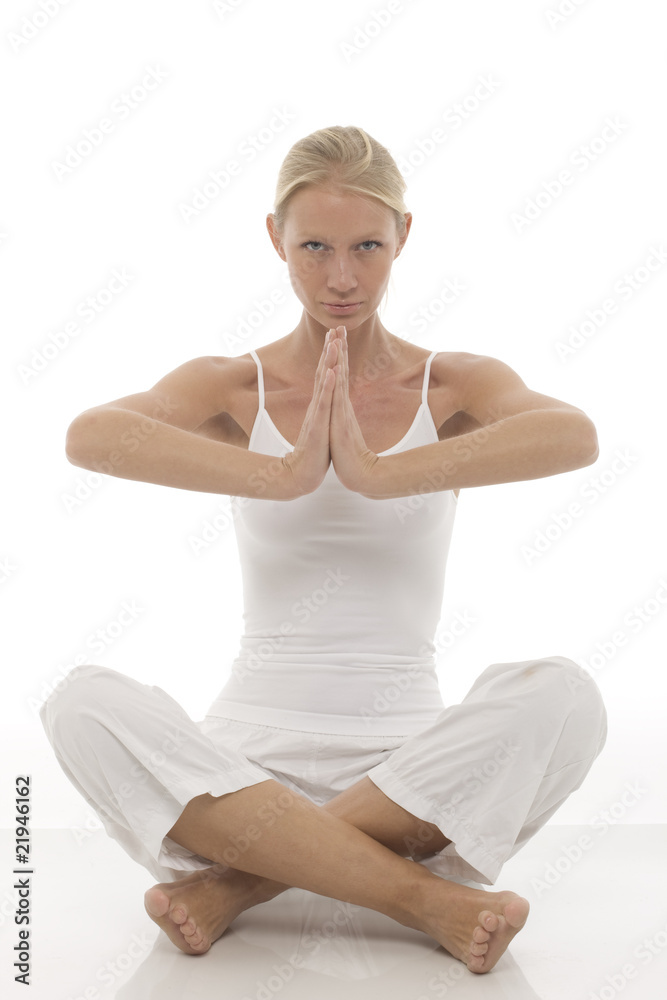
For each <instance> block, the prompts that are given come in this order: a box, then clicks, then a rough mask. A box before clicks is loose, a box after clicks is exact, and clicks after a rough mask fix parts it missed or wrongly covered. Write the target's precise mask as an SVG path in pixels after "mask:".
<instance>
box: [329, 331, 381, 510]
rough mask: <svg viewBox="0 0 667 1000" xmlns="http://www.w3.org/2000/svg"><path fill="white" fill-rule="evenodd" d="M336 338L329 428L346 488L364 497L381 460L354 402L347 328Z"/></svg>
mask: <svg viewBox="0 0 667 1000" xmlns="http://www.w3.org/2000/svg"><path fill="white" fill-rule="evenodd" d="M335 337H336V339H334V340H333V343H334V345H336V346H337V355H338V357H337V361H336V363H335V365H334V368H333V370H334V373H335V376H336V379H335V385H334V392H333V402H332V406H331V423H330V427H329V447H330V450H331V460H332V462H333V466H334V469H335V470H336V475H337V476H338V479H339V480H340V482H341V483H342V484H343V486H346V487H347V489H348V490H353V491H354V492H356V493H362V494H363V492H364V489H365V487H367V485H368V483H369V477H370V474H371V470H372V468H373V466H374V465H375V463H376V462H377V461H378V456H377V455H376V454H375V452H374V451H371V450H370V448H367V447H366V442H365V441H364V436H363V434H362V433H361V428H360V427H359V424H358V423H357V418H356V415H355V412H354V407H353V406H352V402H351V400H350V394H349V385H350V383H349V375H350V373H349V367H348V356H347V330H346V329H345V327H344V326H339V327H337V328H336V331H335Z"/></svg>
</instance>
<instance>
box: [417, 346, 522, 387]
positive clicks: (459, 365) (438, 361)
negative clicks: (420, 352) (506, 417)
mask: <svg viewBox="0 0 667 1000" xmlns="http://www.w3.org/2000/svg"><path fill="white" fill-rule="evenodd" d="M431 371H432V372H433V376H434V381H435V384H436V385H437V386H438V387H447V388H448V389H450V390H451V391H452V392H454V393H456V395H457V396H458V397H459V398H460V399H464V398H467V397H468V396H469V394H470V393H473V394H474V393H476V392H486V391H488V390H489V389H492V388H496V389H499V390H501V389H506V388H510V387H512V388H518V387H519V386H525V383H524V381H523V379H522V378H521V377H520V376H519V375H518V374H517V372H515V371H514V369H513V368H511V367H510V366H509V365H508V364H506V363H505V362H504V361H501V360H500V359H499V358H494V357H491V356H490V355H488V354H470V353H469V352H468V351H440V352H438V354H436V355H435V357H434V358H433V361H432V362H431Z"/></svg>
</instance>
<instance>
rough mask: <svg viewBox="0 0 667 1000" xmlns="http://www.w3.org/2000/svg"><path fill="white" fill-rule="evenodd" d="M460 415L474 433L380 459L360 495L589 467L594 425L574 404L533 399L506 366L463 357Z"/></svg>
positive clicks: (507, 480) (448, 486) (472, 483)
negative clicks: (473, 427) (470, 422)
mask: <svg viewBox="0 0 667 1000" xmlns="http://www.w3.org/2000/svg"><path fill="white" fill-rule="evenodd" d="M459 410H460V412H462V413H464V414H466V415H467V417H468V418H469V419H472V420H473V421H475V422H476V423H477V424H478V427H477V429H476V430H473V431H470V432H469V433H466V434H461V435H459V436H457V437H453V438H448V439H445V440H444V441H439V442H436V443H434V444H427V445H423V446H421V447H419V448H412V449H410V450H408V451H404V452H398V453H395V454H393V455H385V456H383V457H380V458H378V459H377V461H376V462H375V464H374V465H373V467H372V469H371V470H370V474H369V481H368V486H367V487H365V488H364V490H363V491H361V492H363V494H364V496H367V497H369V498H371V499H391V498H394V497H403V496H409V495H411V494H414V493H435V492H437V491H439V490H453V489H459V488H462V487H466V486H489V485H493V484H496V483H511V482H517V481H519V480H524V479H540V478H542V477H544V476H553V475H556V474H557V473H560V472H570V471H572V470H573V469H579V468H582V467H583V466H586V465H590V464H591V463H592V462H594V461H595V460H596V458H597V457H598V443H597V434H596V431H595V426H594V424H593V422H592V421H591V420H590V418H589V417H587V416H586V414H585V413H584V412H583V410H580V409H578V408H577V407H576V406H572V405H570V404H569V403H564V402H562V401H561V400H559V399H554V398H553V397H552V396H544V395H542V394H541V393H538V392H533V391H532V390H531V389H529V388H528V387H527V386H526V384H525V383H524V382H523V380H522V379H521V378H520V377H519V376H518V375H517V373H516V372H515V371H513V369H512V368H510V367H509V365H506V364H504V362H502V361H499V360H498V359H496V358H490V357H487V356H485V355H464V356H463V360H462V363H461V371H460V379H459Z"/></svg>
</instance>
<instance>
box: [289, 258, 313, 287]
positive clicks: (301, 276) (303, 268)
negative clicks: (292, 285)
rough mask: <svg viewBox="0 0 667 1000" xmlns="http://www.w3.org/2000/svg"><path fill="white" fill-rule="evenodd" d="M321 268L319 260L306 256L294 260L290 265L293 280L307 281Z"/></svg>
mask: <svg viewBox="0 0 667 1000" xmlns="http://www.w3.org/2000/svg"><path fill="white" fill-rule="evenodd" d="M318 270H319V267H318V262H317V261H316V260H313V259H312V257H304V258H302V259H301V260H298V261H292V262H291V264H290V266H289V273H290V277H291V278H292V281H293V282H294V281H296V282H307V281H308V280H309V279H310V278H312V277H313V275H316V274H317V272H318Z"/></svg>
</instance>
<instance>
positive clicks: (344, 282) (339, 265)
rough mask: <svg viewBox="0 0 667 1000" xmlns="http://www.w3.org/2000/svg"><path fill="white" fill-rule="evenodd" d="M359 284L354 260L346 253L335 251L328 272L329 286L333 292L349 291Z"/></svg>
mask: <svg viewBox="0 0 667 1000" xmlns="http://www.w3.org/2000/svg"><path fill="white" fill-rule="evenodd" d="M356 285H357V279H356V276H355V273H354V262H353V261H352V260H351V259H350V258H349V257H348V256H347V255H346V254H342V253H341V254H336V253H334V254H333V256H332V258H331V260H330V262H329V268H328V273H327V288H329V289H330V291H332V292H340V293H343V292H349V291H350V290H351V289H352V288H355V287H356Z"/></svg>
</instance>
